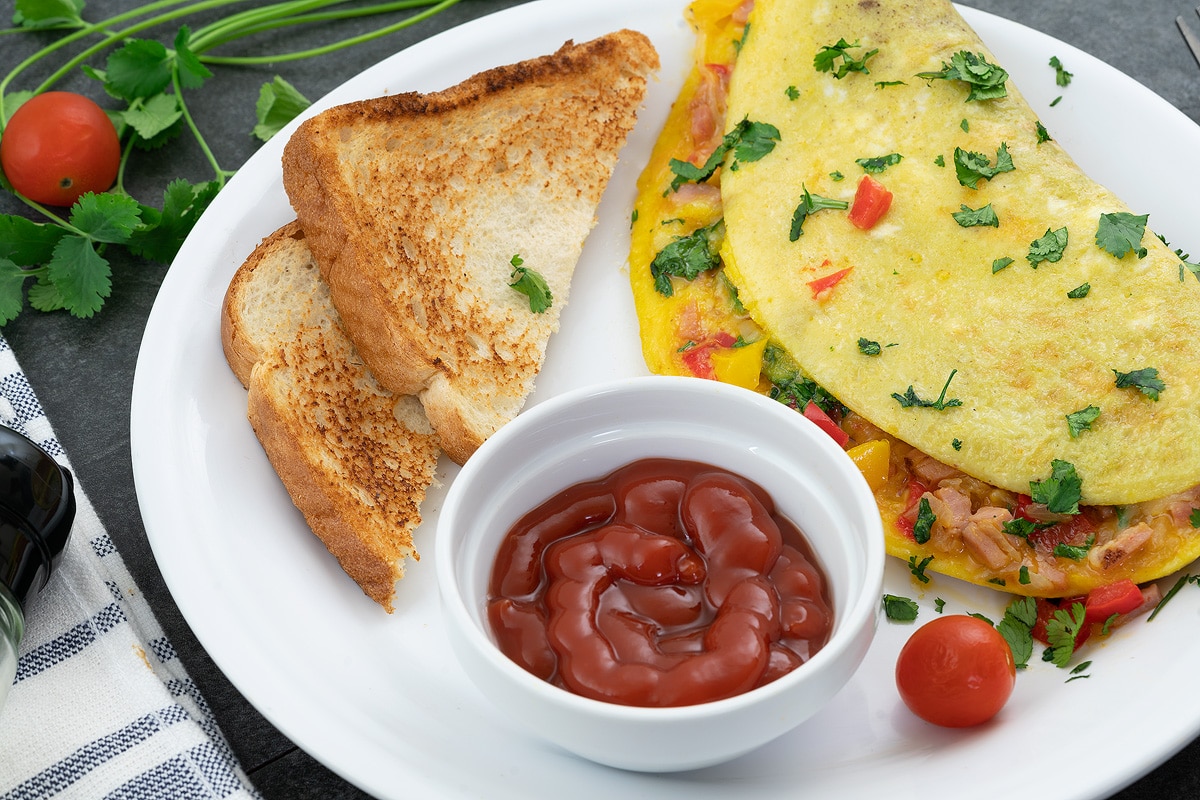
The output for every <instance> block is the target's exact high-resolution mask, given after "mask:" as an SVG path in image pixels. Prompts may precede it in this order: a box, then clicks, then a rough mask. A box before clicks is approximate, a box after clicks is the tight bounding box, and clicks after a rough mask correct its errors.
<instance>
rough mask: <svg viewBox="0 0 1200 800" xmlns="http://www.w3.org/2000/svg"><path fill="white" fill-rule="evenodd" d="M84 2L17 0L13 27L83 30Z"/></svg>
mask: <svg viewBox="0 0 1200 800" xmlns="http://www.w3.org/2000/svg"><path fill="white" fill-rule="evenodd" d="M82 15H83V0H17V2H16V10H15V11H14V13H13V18H12V19H13V25H16V26H18V27H21V28H28V29H36V28H82V27H83V26H84V24H85V23H84V21H83V16H82Z"/></svg>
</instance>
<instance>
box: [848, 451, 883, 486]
mask: <svg viewBox="0 0 1200 800" xmlns="http://www.w3.org/2000/svg"><path fill="white" fill-rule="evenodd" d="M846 454H847V455H849V456H850V460H851V461H853V462H854V465H855V466H856V467H858V471H859V472H861V473H862V474H863V477H864V478H866V479H867V485H868V486H870V487H871V491H872V492H877V491H879V489H881V488H882V487H883V485H884V484H885V483H887V479H888V467H889V464H890V462H891V459H892V446H891V444H890V443H889V442H888V440H887V439H872V440H871V441H869V442H863V443H862V444H860V445H856V446H855V447H851V448H850V449H849V450H847V451H846Z"/></svg>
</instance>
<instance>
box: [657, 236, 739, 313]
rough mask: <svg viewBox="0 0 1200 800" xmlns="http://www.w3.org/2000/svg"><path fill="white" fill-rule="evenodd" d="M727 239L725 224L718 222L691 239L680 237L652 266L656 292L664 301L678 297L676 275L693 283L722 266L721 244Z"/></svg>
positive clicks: (662, 252)
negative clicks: (700, 275)
mask: <svg viewBox="0 0 1200 800" xmlns="http://www.w3.org/2000/svg"><path fill="white" fill-rule="evenodd" d="M724 236H725V226H724V224H723V223H722V221H721V220H717V221H716V222H714V223H713V224H712V225H708V226H705V227H703V228H698V229H697V230H695V231H694V232H692V233H691V234H689V235H687V236H680V237H678V238H677V239H675V240H674V241H673V242H671V243H670V244H668V245H667V246H666V247H664V248H663V249H662V250H660V251H659V252H658V255H656V256H654V260H653V261H651V262H650V275H651V276H652V277H653V278H654V288H655V290H656V291H657V292H658V293H659V294H661V295H663V296H664V297H670V296H671V295H673V294H674V293H675V290H674V288H673V287H672V286H671V276H672V275H674V276H677V277H680V278H683V279H684V280H688V281H691V280H695V279H696V276H697V275H699V274H700V273H702V272H705V271H707V270H710V269H713V268H715V267H717V266H720V264H721V256H720V251H721V240H722V239H723V238H724Z"/></svg>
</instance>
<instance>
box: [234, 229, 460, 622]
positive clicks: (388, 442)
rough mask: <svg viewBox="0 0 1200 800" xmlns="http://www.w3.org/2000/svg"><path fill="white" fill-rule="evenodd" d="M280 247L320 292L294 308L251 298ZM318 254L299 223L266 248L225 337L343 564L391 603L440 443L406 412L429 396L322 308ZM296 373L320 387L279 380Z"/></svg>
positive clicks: (260, 430)
mask: <svg viewBox="0 0 1200 800" xmlns="http://www.w3.org/2000/svg"><path fill="white" fill-rule="evenodd" d="M280 258H287V259H291V261H292V262H294V263H289V264H288V265H287V266H288V268H291V269H297V268H307V269H310V270H311V276H312V277H311V283H312V286H313V290H314V291H313V292H310V293H308V294H307V295H305V294H304V293H302V292H295V293H293V295H292V296H290V298H289V304H288V305H287V306H286V307H275V308H271V309H262V308H259V309H250V308H247V307H246V304H247V303H249V302H251V300H250V297H249V296H250V295H251V294H252V292H251V289H252V288H253V286H254V281H255V280H257V279H259V278H260V276H265V277H263V278H262V279H269V276H270V273H269V271H270V270H271V269H273V268H279V263H278V262H277V261H273V259H280ZM301 259H304V261H301ZM309 259H310V255H309V254H308V251H307V248H306V247H304V246H303V232H302V231H301V230H300V228H299V225H298V224H297V223H296V222H292V223H289V224H288V225H285V226H283V227H282V228H280V229H279V230H277V231H275V232H274V233H272V234H271V235H270V236H268V237H267V238H266V239H264V240H263V241H262V242H261V243H260V244H259V246H258V247H256V248H255V250H254V252H253V253H252V254H251V255H250V256H249V257H248V258H247V259H246V261H245V262H244V263H243V264H242V266H241V267H240V268H239V269H238V270H237V272H236V273H235V275H234V277H233V279H232V280H231V281H230V285H229V288H228V289H227V291H226V294H225V298H224V300H223V302H222V312H221V340H222V348H223V350H224V352H225V357H226V360H227V361H228V363H229V365H230V368H231V369H232V370H233V372H234V374H235V375H236V376H237V378H238V379H239V381H241V382H242V384H243V385H244V386H246V387H247V389H248V394H247V417H248V419H249V421H250V423H251V426H252V428H253V429H254V432H255V435H256V436H257V437H258V439H259V442H260V443H261V445H262V447H263V450H264V451H265V453H266V454H267V457H268V459H269V460H270V462H271V465H272V467H273V468H274V469H275V471H276V473H277V474H278V475H279V478H280V480H281V481H282V483H283V484H284V486H285V488H286V489H287V491H288V494H289V495H290V496H291V498H292V501H293V503H294V504H295V505H296V507H297V508H298V509H299V510H300V512H301V513H302V514H303V515H304V518H305V520H306V521H307V523H308V525H309V527H310V528H311V529H312V531H313V533H314V534H316V535H317V537H318V538H320V540H321V541H322V542H323V543H324V544H325V546H326V548H327V549H328V550H329V552H330V553H332V554H333V555H334V556H335V557H336V558H337V560H338V562H339V563H340V565H341V566H342V569H343V570H344V571H345V572H346V573H347V574H348V575H349V576H350V577H351V578H353V579H354V581H355V582H356V583H358V585H359V586H360V587H361V588H362V590H363V592H364V593H366V594H367V595H368V596H369V597H371V598H372V599H373V600H375V601H376V602H377V603H379V604H380V605H381V606H383V607H384V609H386V610H387V611H388V612H389V613H391V611H392V610H393V608H394V598H395V589H396V582H397V581H398V580H399V579H400V578H402V577H403V575H404V559H405V558H406V557H411V558H413V559H414V560H417V559H419V558H420V556H419V554H418V553H417V552H416V549H415V548H414V546H413V541H412V534H413V531H414V530H415V529H416V527H417V526H418V525H419V524H420V519H421V518H420V510H419V509H420V504H421V501H422V500H423V498H424V494H425V491H426V489H427V488H428V487H429V485H430V484H431V483H432V481H433V479H434V469H435V467H436V463H437V457H438V449H437V446H436V441H435V438H434V437H433V435H432V433H431V432H419V431H416V430H414V429H413V428H414V427H419V423H415V422H412V421H411V420H410V424H405V422H402V421H401V420H400V419H399V418H398V417H397V414H396V412H395V411H394V409H395V407H396V403H397V402H401V403H404V404H406V405H409V406H412V408H410V409H408V411H409V413H416V414H419V413H420V409H419V406H417V405H416V403H415V402H413V401H412V400H411V398H407V397H402V398H398V399H397V398H394V397H393V396H392V395H391V393H389V392H386V390H383V389H381V388H380V387H378V385H377V384H375V382H374V380H373V379H372V378H371V377H370V375H369V373H368V372H367V370H366V368H365V367H364V366H362V364H361V362H360V361H359V360H358V359H357V358H356V357H355V354H354V349H353V345H352V344H351V343H350V341H349V340H348V339H346V338H345V335H344V333H343V332H342V330H341V328H340V324H339V322H338V320H337V318H336V313H335V312H333V311H332V308H331V307H330V308H328V309H326V308H322V307H319V306H317V307H314V305H313V304H314V297H315V293H316V290H317V289H318V288H319V287H318V282H319V281H320V277H319V275H318V274H317V270H316V268H315V266H307V264H308V262H309ZM326 304H327V301H326ZM255 311H257V312H259V313H269V314H271V315H272V316H271V317H269V319H270V320H271V321H272V323H277V324H278V327H277V328H274V329H271V330H264V329H263V326H262V325H258V326H255V325H253V324H251V323H250V322H249V321H248V319H247V314H249V313H254V312H255ZM305 370H310V371H309V372H305ZM296 377H299V378H301V379H304V380H306V381H307V382H308V384H309V385H308V386H297V385H296V383H294V382H293V383H291V384H288V387H289V388H295V389H296V391H297V392H298V394H299V396H300V397H305V391H306V390H311V393H312V395H313V396H312V397H307V398H306V401H305V402H302V403H297V402H292V400H293V398H292V397H291V395H290V394H288V395H286V396H281V395H280V393H279V392H277V391H275V390H274V389H275V388H276V387H275V384H273V383H272V382H273V381H279V380H285V381H286V380H288V379H291V380H293V381H294V380H295V378H296ZM318 420H319V421H318ZM420 422H423V420H421V421H420ZM367 432H369V434H368V433H367ZM327 437H332V438H327ZM347 447H348V449H349V453H348V454H347V451H346V448H347ZM405 456H409V457H408V458H405ZM339 457H340V461H339V460H338V459H339ZM326 459H334V460H335V461H337V464H338V467H339V469H340V471H333V470H331V469H329V468H323V467H322V464H321V462H322V461H323V460H326ZM397 461H400V462H403V463H396V462H397ZM364 498H368V499H366V500H364Z"/></svg>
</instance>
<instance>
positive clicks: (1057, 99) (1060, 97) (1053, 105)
mask: <svg viewBox="0 0 1200 800" xmlns="http://www.w3.org/2000/svg"><path fill="white" fill-rule="evenodd" d="M1061 102H1062V95H1061V94H1060V95H1059V96H1058V97H1056V98H1054V99H1053V100H1051V101H1050V107H1051V108H1054V107H1055V106H1056V105H1058V104H1059V103H1061Z"/></svg>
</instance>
